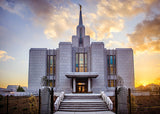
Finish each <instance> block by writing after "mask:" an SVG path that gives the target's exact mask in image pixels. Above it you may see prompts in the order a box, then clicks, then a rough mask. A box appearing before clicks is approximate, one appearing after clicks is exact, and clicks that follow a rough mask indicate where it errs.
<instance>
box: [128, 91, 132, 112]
mask: <svg viewBox="0 0 160 114" xmlns="http://www.w3.org/2000/svg"><path fill="white" fill-rule="evenodd" d="M128 101H129V114H131V113H132V111H131V109H132V108H131V89H130V88H128Z"/></svg>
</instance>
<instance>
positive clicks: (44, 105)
mask: <svg viewBox="0 0 160 114" xmlns="http://www.w3.org/2000/svg"><path fill="white" fill-rule="evenodd" d="M41 114H50V89H49V88H48V87H46V86H44V87H43V88H42V90H41Z"/></svg>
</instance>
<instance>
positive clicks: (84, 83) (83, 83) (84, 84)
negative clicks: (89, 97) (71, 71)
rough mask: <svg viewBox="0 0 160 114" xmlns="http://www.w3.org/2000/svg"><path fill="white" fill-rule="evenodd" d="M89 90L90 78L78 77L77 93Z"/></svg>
mask: <svg viewBox="0 0 160 114" xmlns="http://www.w3.org/2000/svg"><path fill="white" fill-rule="evenodd" d="M87 92H88V79H87V78H77V79H76V93H87Z"/></svg>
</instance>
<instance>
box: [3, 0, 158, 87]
mask: <svg viewBox="0 0 160 114" xmlns="http://www.w3.org/2000/svg"><path fill="white" fill-rule="evenodd" d="M78 4H81V5H82V13H83V24H84V25H85V28H86V34H87V35H90V37H91V42H94V41H100V42H104V43H105V48H109V49H114V48H127V47H129V48H133V50H134V69H135V86H138V85H141V84H143V85H146V84H148V83H159V84H160V0H0V87H7V85H21V86H28V62H29V49H30V48H50V49H52V48H54V49H55V48H58V43H59V42H63V41H71V37H72V35H75V34H76V26H77V25H78V19H79V5H78Z"/></svg>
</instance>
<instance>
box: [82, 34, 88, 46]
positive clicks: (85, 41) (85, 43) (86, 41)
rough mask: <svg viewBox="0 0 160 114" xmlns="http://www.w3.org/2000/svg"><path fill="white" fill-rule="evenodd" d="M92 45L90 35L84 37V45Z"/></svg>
mask: <svg viewBox="0 0 160 114" xmlns="http://www.w3.org/2000/svg"><path fill="white" fill-rule="evenodd" d="M89 46H90V37H89V36H85V37H84V39H83V47H89Z"/></svg>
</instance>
